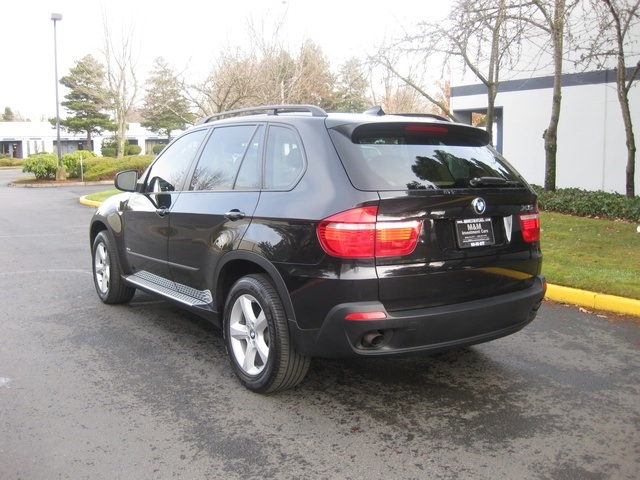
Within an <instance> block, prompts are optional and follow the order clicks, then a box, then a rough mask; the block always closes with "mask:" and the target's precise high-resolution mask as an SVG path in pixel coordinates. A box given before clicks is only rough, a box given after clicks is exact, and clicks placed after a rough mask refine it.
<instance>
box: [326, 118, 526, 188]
mask: <svg viewBox="0 0 640 480" xmlns="http://www.w3.org/2000/svg"><path fill="white" fill-rule="evenodd" d="M331 137H332V139H333V142H334V144H335V146H336V149H337V150H338V153H339V155H340V158H341V159H342V162H343V164H344V166H345V169H346V170H347V173H348V175H349V178H350V180H351V182H352V183H353V185H354V186H355V187H356V188H358V189H360V190H417V189H445V188H446V189H450V188H469V187H470V186H473V184H474V182H478V179H490V180H491V181H492V182H493V184H502V185H508V186H519V185H521V184H523V183H524V182H523V180H522V179H521V177H520V176H519V175H518V173H517V172H516V171H515V170H514V169H513V167H511V165H509V163H508V162H507V161H506V160H505V159H504V158H503V157H502V156H501V155H500V154H499V153H498V152H497V151H496V150H494V149H493V147H491V146H490V145H489V143H488V137H487V135H486V132H484V131H483V130H479V129H475V128H470V127H466V126H461V125H455V124H453V125H447V124H427V123H400V122H394V123H374V124H373V123H372V124H364V125H359V126H357V127H356V128H354V129H353V128H348V127H338V128H337V129H335V130H332V131H331Z"/></svg>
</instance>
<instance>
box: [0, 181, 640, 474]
mask: <svg viewBox="0 0 640 480" xmlns="http://www.w3.org/2000/svg"><path fill="white" fill-rule="evenodd" d="M16 176H20V173H19V171H15V170H0V224H1V225H3V229H2V231H1V232H0V305H2V309H0V478H2V479H3V480H4V479H57V478H73V479H84V478H87V479H89V478H90V479H102V478H104V479H115V478H118V479H120V478H122V479H133V478H135V479H147V478H148V479H156V478H158V479H164V478H188V479H196V478H225V479H226V478H256V477H257V478H305V479H316V478H317V479H323V478H327V479H334V478H335V479H378V478H379V479H383V478H384V479H388V478H402V479H414V478H415V479H424V478H443V479H467V478H468V479H512V478H519V479H609V478H615V479H636V478H639V477H640V401H639V400H638V399H639V398H640V355H639V354H638V353H639V350H640V323H638V321H637V320H633V319H631V318H626V317H624V316H616V315H607V316H606V318H605V317H603V316H598V315H596V314H592V313H588V312H582V311H580V310H579V309H577V308H574V307H568V306H565V305H561V304H556V303H546V304H545V305H544V306H543V308H542V309H541V312H540V314H539V316H538V318H537V319H536V320H535V321H534V322H533V323H532V324H531V325H530V326H529V327H527V328H525V329H524V330H523V331H521V332H519V333H517V334H515V335H512V336H510V337H507V338H504V339H500V340H497V341H494V342H491V343H487V344H483V345H478V346H475V347H472V348H467V349H462V350H459V351H455V352H449V353H445V354H440V355H436V356H432V357H414V358H402V359H394V360H389V359H385V360H326V359H314V361H313V363H312V366H311V369H310V372H309V374H308V375H307V378H306V379H305V381H304V382H303V383H302V384H301V385H300V386H299V387H297V388H296V389H293V390H290V391H286V392H283V393H280V394H276V395H270V396H260V395H256V394H253V393H251V392H249V391H248V390H246V389H244V388H243V387H241V386H240V384H239V383H238V382H237V381H236V379H235V376H234V375H233V373H232V372H231V369H230V367H229V364H228V359H227V357H226V354H225V352H224V346H223V342H222V336H221V334H220V332H219V331H218V330H217V329H216V328H214V327H213V326H211V325H210V324H208V323H207V322H205V321H203V320H201V319H199V318H197V317H195V316H193V315H190V314H187V313H184V312H182V311H180V310H178V309H176V308H174V307H172V306H170V305H168V304H166V303H163V302H160V301H157V300H155V299H153V298H151V297H149V296H147V295H145V294H141V293H139V292H138V293H137V294H136V296H135V297H134V299H133V301H132V302H131V303H130V304H128V305H124V306H107V305H103V304H102V303H101V302H100V301H99V300H98V297H97V296H96V294H95V291H94V288H93V283H92V278H91V271H90V253H89V241H88V229H87V227H88V222H89V218H90V216H91V214H92V208H91V207H87V206H84V205H80V204H79V202H78V198H79V197H80V196H81V195H84V194H86V193H90V192H91V191H98V190H104V189H105V187H104V186H95V187H88V186H65V187H57V188H41V189H31V188H9V187H7V186H6V185H7V183H8V181H9V180H10V179H11V178H15V177H16ZM107 188H108V187H107Z"/></svg>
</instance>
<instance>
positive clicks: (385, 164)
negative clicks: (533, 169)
mask: <svg viewBox="0 0 640 480" xmlns="http://www.w3.org/2000/svg"><path fill="white" fill-rule="evenodd" d="M331 136H332V139H333V142H334V145H335V146H336V149H337V150H338V153H339V155H340V158H341V159H342V162H343V165H344V167H345V170H346V171H347V173H348V175H349V178H350V180H351V182H352V183H353V185H354V186H355V187H356V188H357V189H360V190H366V191H376V192H378V195H379V197H380V201H379V204H378V205H377V211H376V215H377V217H376V218H377V225H378V227H377V231H378V235H380V232H384V231H385V229H386V228H389V231H393V232H399V231H401V229H398V228H396V227H398V226H400V227H402V226H404V225H406V226H407V229H408V230H409V229H411V228H414V227H415V226H416V225H417V227H416V228H417V230H416V231H418V232H419V233H418V235H417V236H416V240H415V242H414V243H415V244H414V245H412V246H411V248H409V249H407V248H406V242H405V243H403V251H402V252H401V253H400V254H395V252H394V249H393V248H392V245H393V242H394V239H393V238H391V237H390V240H389V242H388V243H387V244H386V245H391V247H390V248H388V249H386V250H385V251H384V252H382V249H379V248H378V249H377V251H376V270H377V274H378V278H379V295H380V300H381V301H382V302H383V304H384V305H385V307H386V308H387V310H389V311H401V310H412V309H417V308H425V307H430V306H439V305H447V304H453V303H459V302H465V301H471V300H477V299H482V298H487V297H491V296H494V295H500V294H505V293H510V292H514V291H518V290H522V289H525V288H527V287H529V286H531V285H533V283H534V281H535V276H536V275H537V274H539V273H540V270H541V262H542V255H541V252H540V245H539V226H540V224H539V219H538V212H537V202H536V195H535V193H534V192H533V190H532V189H531V187H530V186H529V185H528V184H527V183H526V181H525V180H524V179H523V178H522V177H521V176H520V175H519V174H518V173H517V172H516V171H515V169H514V168H513V167H512V166H511V165H510V164H509V163H508V162H507V161H506V160H505V159H504V158H502V157H501V155H500V154H498V153H497V152H496V151H495V150H494V149H493V147H491V146H490V145H489V138H488V136H487V134H486V132H485V131H483V130H480V129H476V128H472V127H467V126H464V125H459V124H453V123H445V122H442V123H440V122H438V123H436V122H427V121H424V120H411V119H407V118H404V120H402V119H395V120H393V121H374V122H371V123H360V124H357V125H354V124H350V125H342V126H339V127H335V128H333V129H332V130H331ZM408 230H407V231H408ZM395 234H396V233H394V235H395ZM409 250H410V251H409Z"/></svg>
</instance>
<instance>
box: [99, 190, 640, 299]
mask: <svg viewBox="0 0 640 480" xmlns="http://www.w3.org/2000/svg"><path fill="white" fill-rule="evenodd" d="M116 193H119V190H107V191H106V192H98V193H94V194H92V195H88V196H87V198H88V199H89V200H94V201H98V202H101V201H103V200H104V199H106V198H108V197H110V196H111V195H114V194H116ZM540 217H541V221H542V239H541V241H542V253H543V254H544V260H543V264H542V272H543V273H544V274H545V276H546V277H547V281H548V282H549V283H553V284H555V285H563V286H565V287H573V288H580V289H584V290H591V291H594V292H599V293H608V294H611V295H619V296H622V297H628V298H635V299H638V300H640V233H637V232H636V227H637V225H636V224H635V223H625V222H617V221H612V220H599V219H594V218H584V217H574V216H571V215H563V214H560V213H549V212H543V213H541V214H540Z"/></svg>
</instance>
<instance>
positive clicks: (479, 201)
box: [471, 197, 487, 215]
mask: <svg viewBox="0 0 640 480" xmlns="http://www.w3.org/2000/svg"><path fill="white" fill-rule="evenodd" d="M471 205H472V206H473V209H474V210H475V212H476V213H477V214H478V215H482V214H483V213H484V211H485V210H486V209H487V203H486V202H485V201H484V199H483V198H480V197H478V198H475V199H474V200H473V202H471Z"/></svg>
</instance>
